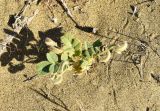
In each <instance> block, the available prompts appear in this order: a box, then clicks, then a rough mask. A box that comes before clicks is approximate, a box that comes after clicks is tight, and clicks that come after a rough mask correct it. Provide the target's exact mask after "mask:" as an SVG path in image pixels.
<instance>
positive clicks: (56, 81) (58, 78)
mask: <svg viewBox="0 0 160 111" xmlns="http://www.w3.org/2000/svg"><path fill="white" fill-rule="evenodd" d="M51 79H52V80H53V83H54V84H55V85H58V84H60V83H62V81H63V75H62V74H59V75H57V74H56V75H54V76H53V77H52V78H51Z"/></svg>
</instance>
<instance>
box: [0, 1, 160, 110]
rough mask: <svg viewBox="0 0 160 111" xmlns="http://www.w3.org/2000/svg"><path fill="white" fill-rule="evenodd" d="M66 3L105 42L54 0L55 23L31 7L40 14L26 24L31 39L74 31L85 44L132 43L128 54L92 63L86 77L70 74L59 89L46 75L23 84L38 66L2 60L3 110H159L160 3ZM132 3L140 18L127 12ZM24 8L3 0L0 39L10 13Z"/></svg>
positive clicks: (47, 12)
mask: <svg viewBox="0 0 160 111" xmlns="http://www.w3.org/2000/svg"><path fill="white" fill-rule="evenodd" d="M66 1H67V4H68V7H69V8H70V10H71V12H72V14H73V17H74V19H75V20H76V22H77V23H78V24H79V25H81V26H88V27H96V28H98V29H99V30H98V34H99V35H105V36H106V38H104V37H102V36H97V35H94V34H91V33H87V32H84V31H82V30H79V29H77V28H75V24H74V23H73V21H72V20H71V19H70V18H69V17H68V16H67V15H66V13H65V12H64V10H63V9H62V8H61V6H60V5H59V4H57V2H56V0H55V1H54V0H53V2H51V3H50V4H49V6H50V9H51V11H53V14H54V16H55V17H56V18H57V19H58V22H57V23H54V22H52V21H51V20H50V19H49V17H48V16H53V15H52V13H51V12H50V10H49V9H48V8H47V5H45V4H43V3H41V4H39V5H38V6H32V7H31V8H30V9H29V10H30V11H31V12H32V11H33V10H35V9H39V11H40V12H39V14H38V15H37V16H36V17H35V18H34V19H33V21H32V22H31V24H30V25H29V26H28V28H29V30H30V36H31V37H32V38H33V37H34V38H35V39H37V40H39V39H40V37H43V36H42V35H44V36H47V37H51V38H54V37H59V36H62V35H63V33H66V32H70V33H72V34H73V35H75V36H76V37H77V38H79V39H80V40H83V41H84V40H87V41H89V42H92V41H94V40H96V39H101V40H104V42H106V44H107V43H109V42H111V41H110V39H107V37H117V38H118V40H120V41H123V40H126V41H128V43H129V47H128V49H127V51H125V52H124V53H123V54H121V55H114V57H113V58H112V60H111V61H109V62H108V63H107V64H102V63H96V64H94V66H93V68H91V69H90V70H89V71H88V73H87V74H83V75H81V76H74V75H73V74H74V72H72V71H71V72H67V73H66V74H65V77H64V78H65V79H64V81H63V82H62V84H60V85H54V84H53V82H52V81H51V80H50V79H49V77H48V76H36V77H34V78H33V79H31V80H29V81H25V79H26V78H25V77H24V75H27V76H28V77H32V76H34V75H36V74H37V72H36V70H35V67H36V63H24V64H23V66H17V67H16V66H14V67H13V66H12V65H16V64H18V63H20V62H21V60H19V59H16V56H14V57H13V58H10V59H3V61H5V63H6V64H2V62H1V67H0V111H160V86H159V83H158V82H157V81H156V80H155V79H154V78H153V77H152V76H151V74H153V75H155V76H160V62H159V61H160V56H159V55H160V28H159V26H160V11H159V10H160V1H159V0H155V1H153V2H144V3H142V4H139V5H136V4H138V3H140V2H142V0H66ZM74 1H76V2H74ZM130 5H134V6H137V8H138V17H135V16H132V15H131V14H129V12H132V10H131V8H130ZM22 6H23V1H18V0H0V39H3V38H5V33H4V31H3V30H4V29H10V30H11V28H10V27H9V26H8V25H7V22H8V20H9V15H11V14H14V13H16V12H18V11H19V10H20V8H21V7H22ZM28 14H31V13H30V12H28ZM56 27H62V30H60V29H61V28H59V29H57V30H56V29H55V28H56ZM126 35H127V36H126ZM140 40H141V41H140ZM143 41H146V43H144V42H143ZM33 55H34V54H33ZM33 55H32V54H31V55H30V56H33ZM26 58H27V56H24V58H23V59H26ZM139 58H140V60H141V61H139V60H138V59H139ZM133 61H134V62H135V63H133ZM138 62H140V63H138ZM11 63H12V64H11Z"/></svg>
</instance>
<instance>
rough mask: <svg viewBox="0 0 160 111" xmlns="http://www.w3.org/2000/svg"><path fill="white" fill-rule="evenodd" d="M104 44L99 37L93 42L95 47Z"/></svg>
mask: <svg viewBox="0 0 160 111" xmlns="http://www.w3.org/2000/svg"><path fill="white" fill-rule="evenodd" d="M100 46H102V42H101V41H100V40H99V39H98V40H96V41H95V42H94V43H93V47H100Z"/></svg>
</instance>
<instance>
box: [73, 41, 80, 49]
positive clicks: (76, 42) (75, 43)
mask: <svg viewBox="0 0 160 111" xmlns="http://www.w3.org/2000/svg"><path fill="white" fill-rule="evenodd" d="M79 44H80V41H79V40H78V39H73V40H72V45H73V47H76V46H77V45H79Z"/></svg>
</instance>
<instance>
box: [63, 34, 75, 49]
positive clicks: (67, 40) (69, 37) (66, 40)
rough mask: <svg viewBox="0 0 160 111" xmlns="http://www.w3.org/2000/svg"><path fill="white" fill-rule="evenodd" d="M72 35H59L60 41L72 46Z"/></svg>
mask: <svg viewBox="0 0 160 111" xmlns="http://www.w3.org/2000/svg"><path fill="white" fill-rule="evenodd" d="M72 39H73V38H72V35H70V34H65V35H64V36H63V37H61V41H62V43H63V44H64V45H66V46H69V47H72Z"/></svg>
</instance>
